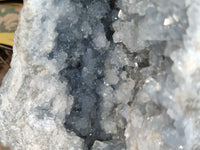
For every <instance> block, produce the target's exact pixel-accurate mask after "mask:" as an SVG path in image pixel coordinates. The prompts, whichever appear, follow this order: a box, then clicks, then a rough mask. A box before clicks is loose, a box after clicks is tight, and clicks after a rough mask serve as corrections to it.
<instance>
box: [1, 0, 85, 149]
mask: <svg viewBox="0 0 200 150" xmlns="http://www.w3.org/2000/svg"><path fill="white" fill-rule="evenodd" d="M62 12H63V10H62V5H61V4H56V5H55V2H54V1H40V0H38V1H36V0H29V1H25V2H24V7H23V9H22V11H21V17H20V23H19V25H18V29H17V31H16V36H15V45H14V50H13V58H12V62H11V69H10V70H9V72H8V74H7V75H6V77H5V79H4V80H3V83H2V87H1V90H0V93H1V94H0V95H1V96H0V97H1V98H0V99H1V106H0V110H1V111H0V124H1V125H0V135H1V137H0V139H1V142H2V143H3V144H5V145H9V147H11V148H12V149H16V150H20V149H21V150H22V149H24V150H25V149H26V150H39V149H46V150H50V149H52V150H54V149H59V150H60V149H81V147H82V146H81V142H82V140H81V139H80V138H78V137H76V136H75V135H74V134H71V133H68V132H66V129H65V128H64V126H63V124H64V118H65V115H66V114H67V113H69V111H70V108H71V105H72V103H73V99H72V98H71V97H70V96H68V95H67V94H66V88H65V87H66V83H61V82H60V80H58V79H59V76H58V72H59V71H60V70H61V69H62V68H63V63H64V62H63V60H62V57H64V56H65V55H62V56H61V58H58V59H57V60H56V59H54V60H51V61H50V60H48V54H49V52H50V51H51V50H52V48H53V46H54V40H55V38H56V35H57V34H56V32H55V31H54V30H55V26H56V21H57V18H58V17H59V15H60V14H61V13H62Z"/></svg>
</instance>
